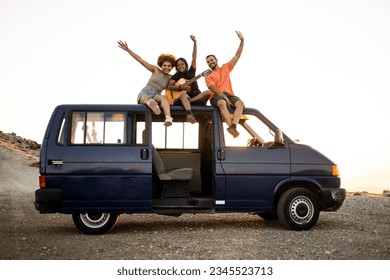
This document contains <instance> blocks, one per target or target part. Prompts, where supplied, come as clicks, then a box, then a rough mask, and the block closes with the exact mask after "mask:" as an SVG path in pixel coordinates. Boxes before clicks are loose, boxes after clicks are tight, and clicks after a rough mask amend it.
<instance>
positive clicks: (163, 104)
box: [155, 95, 172, 126]
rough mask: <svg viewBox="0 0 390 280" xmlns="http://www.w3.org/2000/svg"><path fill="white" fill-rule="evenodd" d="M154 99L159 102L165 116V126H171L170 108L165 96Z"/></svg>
mask: <svg viewBox="0 0 390 280" xmlns="http://www.w3.org/2000/svg"><path fill="white" fill-rule="evenodd" d="M155 99H156V100H157V101H158V102H160V104H161V108H162V109H163V111H164V114H165V122H164V125H165V126H171V125H172V117H171V107H170V105H169V101H168V98H167V96H166V95H160V96H156V97H155Z"/></svg>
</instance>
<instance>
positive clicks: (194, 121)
mask: <svg viewBox="0 0 390 280" xmlns="http://www.w3.org/2000/svg"><path fill="white" fill-rule="evenodd" d="M187 121H189V122H190V123H192V124H194V123H196V119H195V117H194V115H193V114H188V115H187Z"/></svg>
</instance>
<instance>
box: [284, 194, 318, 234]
mask: <svg viewBox="0 0 390 280" xmlns="http://www.w3.org/2000/svg"><path fill="white" fill-rule="evenodd" d="M277 213H278V217H279V220H280V222H281V223H282V224H283V225H284V226H286V227H288V228H290V229H294V230H308V229H310V228H312V227H313V226H314V225H315V224H316V223H317V221H318V217H319V215H320V210H319V203H318V198H317V196H316V195H315V194H314V193H313V192H311V191H309V190H307V189H304V188H295V189H290V190H288V191H286V192H285V193H283V194H282V196H281V197H280V199H279V202H278V210H277Z"/></svg>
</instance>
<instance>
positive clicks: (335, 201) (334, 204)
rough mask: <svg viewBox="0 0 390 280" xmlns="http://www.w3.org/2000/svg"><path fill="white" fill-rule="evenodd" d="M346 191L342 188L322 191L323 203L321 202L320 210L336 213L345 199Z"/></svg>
mask: <svg viewBox="0 0 390 280" xmlns="http://www.w3.org/2000/svg"><path fill="white" fill-rule="evenodd" d="M346 193H347V192H346V190H345V189H342V188H329V189H323V190H322V195H323V201H322V208H323V209H322V210H323V211H336V210H338V209H339V208H340V207H341V205H343V202H344V200H345V197H346Z"/></svg>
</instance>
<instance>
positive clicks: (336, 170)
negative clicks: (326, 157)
mask: <svg viewBox="0 0 390 280" xmlns="http://www.w3.org/2000/svg"><path fill="white" fill-rule="evenodd" d="M332 176H336V177H338V176H340V172H339V168H338V167H337V165H336V164H333V165H332Z"/></svg>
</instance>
